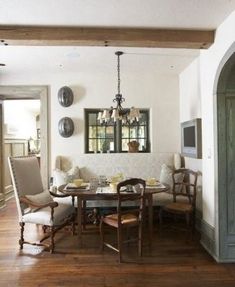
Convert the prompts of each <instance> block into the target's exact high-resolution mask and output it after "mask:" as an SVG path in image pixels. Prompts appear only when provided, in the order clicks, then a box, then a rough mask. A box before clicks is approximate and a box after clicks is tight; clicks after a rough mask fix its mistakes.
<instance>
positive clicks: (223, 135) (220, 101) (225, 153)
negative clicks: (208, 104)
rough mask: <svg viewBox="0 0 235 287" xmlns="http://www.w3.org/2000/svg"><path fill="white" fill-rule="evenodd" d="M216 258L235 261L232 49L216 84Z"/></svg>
mask: <svg viewBox="0 0 235 287" xmlns="http://www.w3.org/2000/svg"><path fill="white" fill-rule="evenodd" d="M217 131H218V133H217V136H218V137H217V140H218V214H217V216H218V217H217V219H218V220H217V224H218V242H217V243H218V248H217V250H218V258H219V261H233V262H234V261H235V53H233V54H232V55H231V56H230V58H229V59H228V60H227V62H226V63H225V64H224V66H223V68H222V70H221V73H220V75H219V79H218V85H217Z"/></svg>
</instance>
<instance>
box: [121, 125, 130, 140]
mask: <svg viewBox="0 0 235 287" xmlns="http://www.w3.org/2000/svg"><path fill="white" fill-rule="evenodd" d="M122 138H129V127H127V126H123V127H122Z"/></svg>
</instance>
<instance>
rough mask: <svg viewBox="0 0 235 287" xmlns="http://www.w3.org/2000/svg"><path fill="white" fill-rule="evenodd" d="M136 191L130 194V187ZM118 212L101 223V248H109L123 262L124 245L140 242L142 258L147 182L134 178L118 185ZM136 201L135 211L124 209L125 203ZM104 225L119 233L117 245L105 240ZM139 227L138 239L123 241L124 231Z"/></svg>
mask: <svg viewBox="0 0 235 287" xmlns="http://www.w3.org/2000/svg"><path fill="white" fill-rule="evenodd" d="M130 186H131V187H132V188H133V190H134V189H135V188H136V190H135V191H132V192H129V191H127V190H129V187H130ZM117 195H118V200H117V212H116V213H114V214H110V215H106V216H104V217H102V218H101V221H100V234H101V248H102V250H103V248H104V246H107V247H109V248H111V249H113V250H115V251H116V252H118V254H119V262H121V261H122V253H123V250H122V245H123V243H128V242H133V241H137V242H138V254H139V256H142V247H143V220H144V209H145V197H144V195H145V181H144V180H142V179H139V178H132V179H128V180H125V181H122V182H120V183H119V184H118V185H117ZM128 201H129V202H131V201H134V202H135V203H136V204H137V206H136V207H135V208H133V209H129V210H127V209H126V208H123V203H126V202H128ZM104 225H106V226H110V227H112V228H115V229H116V231H117V244H116V245H115V244H113V243H112V244H111V243H109V242H106V241H105V240H104ZM132 227H138V237H135V238H128V239H127V240H125V241H124V240H123V231H124V229H129V228H132Z"/></svg>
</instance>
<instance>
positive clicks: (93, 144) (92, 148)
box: [89, 140, 96, 152]
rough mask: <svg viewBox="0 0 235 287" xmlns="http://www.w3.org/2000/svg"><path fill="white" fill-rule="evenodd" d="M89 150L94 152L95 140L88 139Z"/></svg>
mask: <svg viewBox="0 0 235 287" xmlns="http://www.w3.org/2000/svg"><path fill="white" fill-rule="evenodd" d="M89 151H93V152H96V140H89Z"/></svg>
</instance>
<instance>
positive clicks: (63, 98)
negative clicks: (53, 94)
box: [58, 86, 73, 107]
mask: <svg viewBox="0 0 235 287" xmlns="http://www.w3.org/2000/svg"><path fill="white" fill-rule="evenodd" d="M58 100H59V103H60V104H61V106H63V107H69V106H71V105H72V103H73V91H72V90H71V89H70V88H69V87H66V86H64V87H62V88H60V89H59V91H58Z"/></svg>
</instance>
